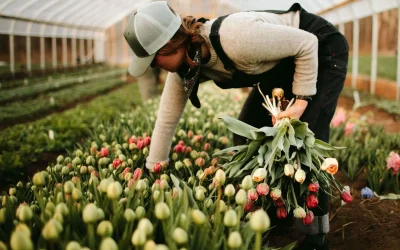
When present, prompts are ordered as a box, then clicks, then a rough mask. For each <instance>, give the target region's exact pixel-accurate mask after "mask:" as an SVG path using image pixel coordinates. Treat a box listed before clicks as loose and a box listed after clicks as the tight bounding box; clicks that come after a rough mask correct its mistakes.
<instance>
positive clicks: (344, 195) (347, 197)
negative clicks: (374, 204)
mask: <svg viewBox="0 0 400 250" xmlns="http://www.w3.org/2000/svg"><path fill="white" fill-rule="evenodd" d="M340 198H341V199H342V201H344V202H346V203H350V202H352V201H353V197H352V196H351V194H350V193H349V192H348V191H343V193H342V194H341V195H340Z"/></svg>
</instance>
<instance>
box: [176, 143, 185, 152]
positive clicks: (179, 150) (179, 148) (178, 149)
mask: <svg viewBox="0 0 400 250" xmlns="http://www.w3.org/2000/svg"><path fill="white" fill-rule="evenodd" d="M184 149H185V146H182V145H180V144H178V145H176V146H175V147H174V151H175V152H176V153H183V151H184Z"/></svg>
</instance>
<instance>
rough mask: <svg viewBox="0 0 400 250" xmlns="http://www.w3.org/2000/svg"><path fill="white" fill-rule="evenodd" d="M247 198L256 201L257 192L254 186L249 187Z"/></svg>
mask: <svg viewBox="0 0 400 250" xmlns="http://www.w3.org/2000/svg"><path fill="white" fill-rule="evenodd" d="M247 199H248V200H250V201H256V200H257V199H258V193H257V190H256V189H255V188H251V189H250V190H249V191H247Z"/></svg>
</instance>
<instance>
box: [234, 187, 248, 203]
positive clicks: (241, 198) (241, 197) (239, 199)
mask: <svg viewBox="0 0 400 250" xmlns="http://www.w3.org/2000/svg"><path fill="white" fill-rule="evenodd" d="M235 201H236V204H238V205H243V204H245V202H246V201H247V195H246V191H244V190H243V189H240V190H239V191H238V192H237V193H236V196H235Z"/></svg>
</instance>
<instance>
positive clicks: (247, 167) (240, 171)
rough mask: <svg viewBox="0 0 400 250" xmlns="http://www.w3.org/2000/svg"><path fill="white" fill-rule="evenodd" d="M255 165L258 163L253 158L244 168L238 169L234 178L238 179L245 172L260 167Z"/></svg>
mask: <svg viewBox="0 0 400 250" xmlns="http://www.w3.org/2000/svg"><path fill="white" fill-rule="evenodd" d="M257 163H258V161H257V157H254V158H253V159H252V160H251V161H250V162H248V163H247V164H246V166H244V168H242V169H240V170H239V171H238V172H237V173H236V175H235V177H239V176H240V175H241V174H242V173H243V171H245V170H250V169H256V167H257V166H261V165H257Z"/></svg>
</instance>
